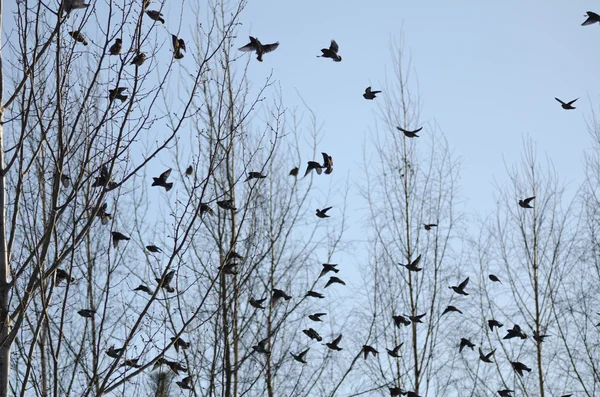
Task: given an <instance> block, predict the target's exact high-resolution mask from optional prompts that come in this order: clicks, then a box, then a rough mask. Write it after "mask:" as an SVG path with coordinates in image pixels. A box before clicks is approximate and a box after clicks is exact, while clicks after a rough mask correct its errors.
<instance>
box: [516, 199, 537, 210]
mask: <svg viewBox="0 0 600 397" xmlns="http://www.w3.org/2000/svg"><path fill="white" fill-rule="evenodd" d="M533 199H535V196H531V197H528V198H526V199H525V200H519V206H521V208H533V207H532V206H531V205H529V203H531V201H532V200H533Z"/></svg>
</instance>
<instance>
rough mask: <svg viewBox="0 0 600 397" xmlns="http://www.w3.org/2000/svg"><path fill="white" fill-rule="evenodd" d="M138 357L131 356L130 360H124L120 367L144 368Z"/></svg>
mask: <svg viewBox="0 0 600 397" xmlns="http://www.w3.org/2000/svg"><path fill="white" fill-rule="evenodd" d="M138 360H139V357H138V358H130V359H128V360H125V361H123V363H122V364H121V365H119V366H120V367H131V368H142V366H141V365H139V364H138Z"/></svg>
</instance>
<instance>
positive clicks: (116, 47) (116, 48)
mask: <svg viewBox="0 0 600 397" xmlns="http://www.w3.org/2000/svg"><path fill="white" fill-rule="evenodd" d="M122 49H123V40H122V39H119V38H116V39H115V43H114V44H113V45H111V46H110V48H109V49H108V53H109V54H110V55H119V54H120V53H121V50H122Z"/></svg>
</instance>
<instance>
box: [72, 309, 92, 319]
mask: <svg viewBox="0 0 600 397" xmlns="http://www.w3.org/2000/svg"><path fill="white" fill-rule="evenodd" d="M77 313H78V314H79V315H80V316H81V317H85V318H92V317H94V314H96V310H94V309H81V310H79V311H78V312H77Z"/></svg>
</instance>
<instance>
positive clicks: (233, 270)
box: [219, 263, 239, 275]
mask: <svg viewBox="0 0 600 397" xmlns="http://www.w3.org/2000/svg"><path fill="white" fill-rule="evenodd" d="M238 265H239V263H226V264H224V265H223V266H219V270H220V271H222V272H223V273H224V274H233V275H235V274H238V272H237V266H238Z"/></svg>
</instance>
